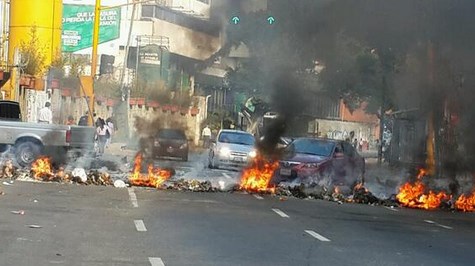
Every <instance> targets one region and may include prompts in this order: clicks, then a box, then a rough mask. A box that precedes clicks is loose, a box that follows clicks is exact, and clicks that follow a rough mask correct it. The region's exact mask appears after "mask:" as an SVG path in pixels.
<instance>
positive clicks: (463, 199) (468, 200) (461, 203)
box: [455, 189, 475, 212]
mask: <svg viewBox="0 0 475 266" xmlns="http://www.w3.org/2000/svg"><path fill="white" fill-rule="evenodd" d="M455 208H457V210H461V211H464V212H473V211H475V189H474V190H473V191H472V195H470V196H465V195H461V196H460V197H459V198H458V199H457V201H456V202H455Z"/></svg>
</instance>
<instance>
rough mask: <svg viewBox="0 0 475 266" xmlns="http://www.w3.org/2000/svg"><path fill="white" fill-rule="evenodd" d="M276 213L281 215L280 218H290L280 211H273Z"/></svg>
mask: <svg viewBox="0 0 475 266" xmlns="http://www.w3.org/2000/svg"><path fill="white" fill-rule="evenodd" d="M272 210H273V211H274V212H275V213H277V214H278V215H280V217H283V218H290V217H289V216H288V215H287V214H285V212H283V211H281V210H279V209H272Z"/></svg>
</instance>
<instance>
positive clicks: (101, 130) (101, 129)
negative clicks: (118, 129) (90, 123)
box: [96, 119, 109, 155]
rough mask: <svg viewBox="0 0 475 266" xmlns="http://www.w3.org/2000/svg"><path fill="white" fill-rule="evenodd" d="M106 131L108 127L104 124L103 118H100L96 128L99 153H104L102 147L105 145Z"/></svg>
mask: <svg viewBox="0 0 475 266" xmlns="http://www.w3.org/2000/svg"><path fill="white" fill-rule="evenodd" d="M108 132H109V127H108V126H107V125H106V123H105V122H104V120H102V119H100V122H99V123H98V126H97V128H96V134H97V142H98V144H99V155H102V154H104V147H105V146H106V142H107V135H108Z"/></svg>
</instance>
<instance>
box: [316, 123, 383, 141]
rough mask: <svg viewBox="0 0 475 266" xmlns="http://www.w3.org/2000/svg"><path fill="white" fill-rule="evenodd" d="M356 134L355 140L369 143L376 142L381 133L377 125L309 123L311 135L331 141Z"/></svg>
mask: <svg viewBox="0 0 475 266" xmlns="http://www.w3.org/2000/svg"><path fill="white" fill-rule="evenodd" d="M351 131H354V132H355V138H357V139H358V140H359V139H361V138H362V139H364V140H367V141H373V140H375V139H376V138H375V136H376V133H378V132H379V126H378V124H377V123H361V122H345V121H337V120H325V119H316V120H315V121H312V122H310V123H309V130H308V133H309V134H315V135H316V136H320V137H327V138H331V139H342V140H344V139H346V138H349V137H350V132H351Z"/></svg>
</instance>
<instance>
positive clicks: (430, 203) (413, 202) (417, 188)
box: [396, 169, 450, 210]
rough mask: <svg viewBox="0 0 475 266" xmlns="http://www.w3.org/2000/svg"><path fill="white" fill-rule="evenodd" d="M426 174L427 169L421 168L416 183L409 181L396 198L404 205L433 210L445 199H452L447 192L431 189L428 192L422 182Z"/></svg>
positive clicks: (400, 189)
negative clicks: (436, 191)
mask: <svg viewBox="0 0 475 266" xmlns="http://www.w3.org/2000/svg"><path fill="white" fill-rule="evenodd" d="M426 174H427V171H426V170H424V169H420V170H419V174H418V175H417V181H416V182H415V183H410V182H407V183H405V184H403V185H402V186H401V187H400V188H399V193H398V194H397V195H396V198H397V200H398V201H399V202H400V203H401V204H402V205H404V206H406V207H411V208H420V209H426V210H431V209H435V208H438V207H439V206H440V204H441V202H442V201H443V200H449V199H450V196H449V195H447V194H446V193H445V192H439V193H435V192H433V191H431V190H430V191H429V192H428V193H426V186H425V185H424V184H423V183H422V178H423V177H424V176H425V175H426Z"/></svg>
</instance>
